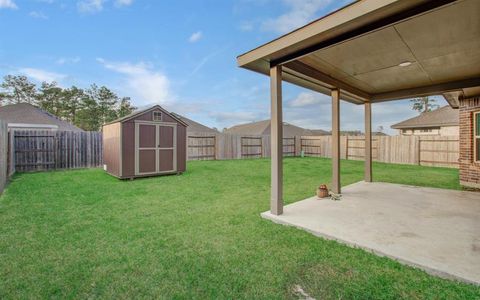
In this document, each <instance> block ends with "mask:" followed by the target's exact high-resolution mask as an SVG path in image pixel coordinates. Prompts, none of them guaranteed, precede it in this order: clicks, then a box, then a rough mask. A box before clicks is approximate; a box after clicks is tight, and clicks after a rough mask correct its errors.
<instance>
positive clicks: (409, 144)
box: [0, 123, 459, 191]
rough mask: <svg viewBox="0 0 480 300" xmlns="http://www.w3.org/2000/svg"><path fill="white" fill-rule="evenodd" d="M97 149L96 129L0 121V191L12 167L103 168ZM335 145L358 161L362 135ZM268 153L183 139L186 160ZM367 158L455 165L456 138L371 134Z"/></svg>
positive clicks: (261, 147)
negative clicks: (26, 126)
mask: <svg viewBox="0 0 480 300" xmlns="http://www.w3.org/2000/svg"><path fill="white" fill-rule="evenodd" d="M331 144H332V137H331V136H295V137H293V136H292V137H284V138H283V155H284V156H300V155H304V156H318V157H331ZM7 145H8V148H7ZM7 149H8V151H7ZM102 149H103V145H102V134H101V133H99V132H67V131H56V132H55V131H24V130H16V131H12V132H10V133H7V127H6V125H5V124H3V123H0V191H1V189H2V188H3V185H4V184H5V180H6V178H7V177H8V175H11V174H13V173H14V172H15V171H21V172H24V171H42V170H54V169H69V168H86V167H99V166H102V164H103V160H102V156H103V153H102ZM340 149H341V151H340V155H341V158H343V159H352V160H363V159H364V155H365V138H364V137H363V136H342V137H341V138H340ZM270 151H271V147H270V136H268V135H261V136H245V135H235V134H223V133H222V134H213V135H212V134H202V133H189V135H188V141H187V158H188V159H189V160H216V159H217V160H222V159H247V158H251V159H253V158H261V157H270ZM372 156H373V159H374V160H375V161H379V162H386V163H400V164H416V165H425V166H441V167H458V158H459V142H458V137H456V136H453V137H439V136H431V137H417V136H375V137H374V138H373V142H372ZM7 168H8V171H7ZM7 174H8V175H7Z"/></svg>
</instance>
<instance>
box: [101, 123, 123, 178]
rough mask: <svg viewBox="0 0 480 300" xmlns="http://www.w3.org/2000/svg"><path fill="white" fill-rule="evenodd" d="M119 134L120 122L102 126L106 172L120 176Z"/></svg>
mask: <svg viewBox="0 0 480 300" xmlns="http://www.w3.org/2000/svg"><path fill="white" fill-rule="evenodd" d="M120 134H121V123H113V124H110V125H106V126H104V127H103V145H104V147H103V161H104V164H106V165H107V172H108V173H110V174H112V175H114V176H117V177H120V175H121V174H120Z"/></svg>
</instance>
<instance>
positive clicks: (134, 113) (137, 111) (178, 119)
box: [104, 105, 188, 126]
mask: <svg viewBox="0 0 480 300" xmlns="http://www.w3.org/2000/svg"><path fill="white" fill-rule="evenodd" d="M154 109H160V110H161V111H162V112H164V113H166V114H168V115H170V116H171V117H172V118H174V119H175V120H177V121H178V122H180V123H181V124H183V125H185V126H188V124H187V123H185V122H184V121H182V120H181V119H180V118H178V117H176V116H175V114H174V113H171V112H169V111H167V110H165V109H164V108H163V107H161V106H160V105H154V106H149V107H147V108H145V109H139V110H136V111H134V112H132V113H130V114H128V115H126V116H123V117H121V118H118V119H116V120H113V121H111V122H108V123H106V124H104V125H108V124H113V123H117V122H124V121H127V120H130V119H133V118H135V117H136V116H138V115H141V114H143V113H146V112H148V111H151V110H154Z"/></svg>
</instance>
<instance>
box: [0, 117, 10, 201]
mask: <svg viewBox="0 0 480 300" xmlns="http://www.w3.org/2000/svg"><path fill="white" fill-rule="evenodd" d="M7 178H8V127H7V124H6V123H4V122H2V121H0V194H2V192H3V189H4V188H5V185H6V184H7Z"/></svg>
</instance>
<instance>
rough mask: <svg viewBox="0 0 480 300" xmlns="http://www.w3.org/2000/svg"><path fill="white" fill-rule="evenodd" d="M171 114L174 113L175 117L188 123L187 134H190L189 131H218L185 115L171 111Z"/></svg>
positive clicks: (207, 132)
mask: <svg viewBox="0 0 480 300" xmlns="http://www.w3.org/2000/svg"><path fill="white" fill-rule="evenodd" d="M171 114H172V115H174V116H175V117H177V118H178V119H180V120H182V121H183V122H185V123H186V124H187V125H188V127H187V134H190V133H201V134H217V133H219V132H218V130H216V129H213V128H210V127H207V126H205V125H203V124H200V123H198V122H195V121H193V120H191V119H189V118H187V117H184V116H181V115H179V114H176V113H171Z"/></svg>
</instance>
